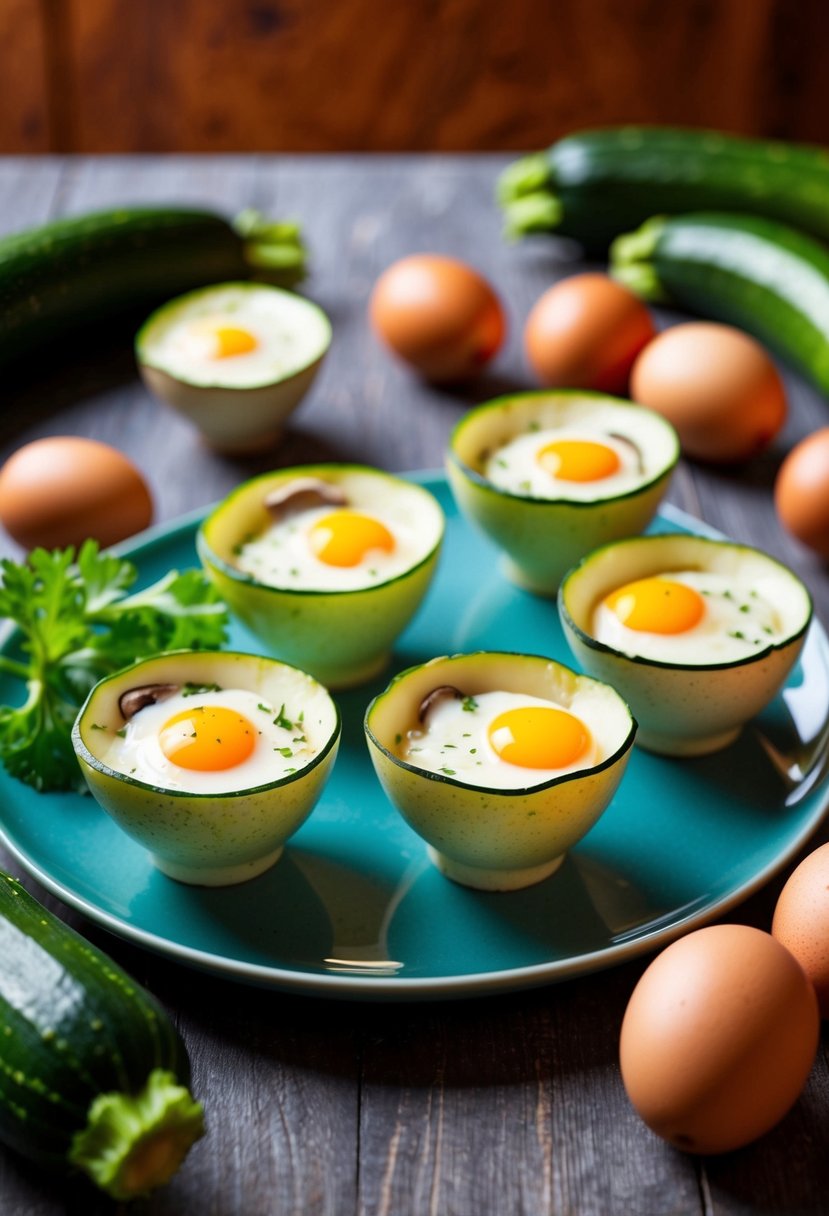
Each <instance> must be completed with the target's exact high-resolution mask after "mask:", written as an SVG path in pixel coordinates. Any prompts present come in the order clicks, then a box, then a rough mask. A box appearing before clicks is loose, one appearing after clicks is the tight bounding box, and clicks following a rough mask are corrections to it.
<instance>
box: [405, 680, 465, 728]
mask: <svg viewBox="0 0 829 1216" xmlns="http://www.w3.org/2000/svg"><path fill="white" fill-rule="evenodd" d="M463 698H464V694H463V693H462V692H461V690H460V689H459V688H455V686H454V685H453V684H439V685H438V686H437V688H433V689H432V691H431V692H427V694H426V696H425V697H424V698H423V700H422V701H421V702H420V709H419V710H418V711H417V720H418V722H425V721H426V718H427V716H428V715H429V714H430V713H431V711H432V710H433V709H434V708H435V706H436V705H439V704H440V702H441V701H462V700H463Z"/></svg>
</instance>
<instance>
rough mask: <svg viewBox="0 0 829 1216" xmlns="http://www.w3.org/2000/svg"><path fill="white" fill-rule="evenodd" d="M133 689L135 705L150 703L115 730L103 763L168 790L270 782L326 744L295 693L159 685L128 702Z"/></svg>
mask: <svg viewBox="0 0 829 1216" xmlns="http://www.w3.org/2000/svg"><path fill="white" fill-rule="evenodd" d="M130 691H131V692H132V693H133V698H132V699H133V702H136V700H137V701H143V702H145V703H143V704H141V705H140V707H139V708H138V709H136V710H135V712H133V713H129V716H128V717H126V718H125V723H124V725H123V726H122V727H120V728H119V729H118V730H116V731H115V732H114V735H113V738H112V742H111V743H110V745H109V747H107V748H106V749H105V750H102V751H101V753H100V755H101V760H102V761H103V763H104V764H106V765H108V766H109V767H110V768H112V769H114V770H115V771H116V772H119V773H123V774H124V775H125V776H130V777H136V778H137V779H138V780H139V781H146V782H148V783H149V784H150V785H158V786H161V787H163V788H164V789H172V790H188V791H189V792H191V793H194V794H202V793H226V792H227V791H229V790H240V789H252V788H254V787H256V786H259V785H267V784H268V782H271V781H278V780H280V778H282V777H286V776H289V775H290V774H293V773H296V772H298V771H299V769H301V768H303V767H305V766H306V765H307V764H309V763H310V761H311V760H313V758H314V756H315V755H316V754H317V752H318V751H319V748H320V746H321V744H322V743H323V742H324V738H323V737H322V734H323V732H322V726H323V722H322V719H321V718H320V717H319V715H318V714H317V715H316V716H314V715H313V714H309V715H308V721H307V722H306V713H305V709H304V708H303V707H302V706H301V705H300V704H298V703H296V702H294V703H293V704H292V703H289V702H290V700H291V699H290V698H289V702H286V701H281V702H280V703H279V704H278V705H276V704H274V702H273V700H272V699H270V698H263V697H262V696H260V695H258V694H257V693H255V692H252V691H250V690H249V689H245V688H220V687H219V686H218V685H213V686H207V687H199V686H198V685H196V684H190V685H188V684H185V685H182V686H181V687H178V688H177V687H176V686H175V685H161V686H158V685H157V686H155V687H154V688H153V687H150V688H146V689H138V690H129V691H128V693H127V694H125V695H124V696H122V697H121V704H122V706H128V705H129V704H130V696H129V692H130ZM136 692H137V693H138V694H140V695H139V696H138V697H137V698H136V697H135V695H134V694H135V693H136ZM122 712H124V711H123V710H122ZM318 736H319V737H318Z"/></svg>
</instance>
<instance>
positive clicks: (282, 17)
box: [0, 0, 829, 152]
mask: <svg viewBox="0 0 829 1216" xmlns="http://www.w3.org/2000/svg"><path fill="white" fill-rule="evenodd" d="M827 38H829V6H827V5H826V4H825V3H824V2H823V0H800V3H798V4H797V5H794V4H791V3H790V0H674V2H673V3H671V4H664V3H663V2H662V0H557V2H553V0H511V3H510V4H509V5H500V4H494V3H490V2H489V0H417V2H415V0H408V3H401V2H399V0H398V2H397V3H390V2H389V0H176V3H175V4H170V3H169V2H168V0H144V2H143V3H141V4H129V3H126V2H125V0H37V2H36V0H0V81H1V82H2V86H0V87H2V89H3V93H4V94H6V93H8V98H6V97H4V98H3V101H4V104H3V105H2V106H0V151H6V152H14V151H24V152H41V151H44V150H54V151H84V152H114V151H127V152H148V151H161V152H172V151H186V150H191V151H221V150H225V151H256V150H265V151H338V150H345V151H389V150H427V149H429V150H436V151H449V150H461V151H463V150H477V151H480V150H492V149H495V150H498V149H522V148H530V147H535V146H541V145H543V144H544V143H546V142H548V141H550V140H552V139H554V138H555V137H557V136H559V135H561V134H563V133H565V132H567V131H570V130H573V129H575V128H578V127H581V126H587V125H594V124H600V123H612V122H620V121H650V122H678V123H691V124H698V125H708V126H716V127H721V128H723V129H726V130H733V131H741V132H746V133H757V134H768V135H777V136H782V137H789V138H799V139H809V140H814V141H819V142H821V141H825V140H829V106H827V100H829V97H827V94H829V88H827V86H826V84H825V80H826V73H825V69H824V65H823V63H822V62H821V54H822V48H823V47H824V46H825V45H826V43H827Z"/></svg>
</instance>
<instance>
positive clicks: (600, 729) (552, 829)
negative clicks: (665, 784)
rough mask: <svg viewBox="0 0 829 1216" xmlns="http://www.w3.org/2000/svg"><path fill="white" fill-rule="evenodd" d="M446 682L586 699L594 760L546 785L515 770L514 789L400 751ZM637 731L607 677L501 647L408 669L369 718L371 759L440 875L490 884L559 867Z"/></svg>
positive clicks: (521, 880)
mask: <svg viewBox="0 0 829 1216" xmlns="http://www.w3.org/2000/svg"><path fill="white" fill-rule="evenodd" d="M442 685H450V686H453V687H454V688H457V689H458V690H459V691H460V692H461V693H462V694H463V695H464V696H470V697H475V696H478V695H480V694H482V693H484V692H491V691H496V690H501V691H506V692H514V693H525V694H528V695H531V696H534V697H540V698H543V699H545V700H549V701H551V702H554V703H555V704H557V705H559V706H561V707H562V708H564V709H568V708H570V709H572V710H573V712H576V707H577V706H579V707H581V708H582V709H583V710H585V711H587V712H586V714H585V716H586V717H589V719H590V725H591V730H592V733H593V735H594V739H595V740H596V744H597V748H598V755H597V758H596V759H595V762H593V763H591V764H590V766H589V767H585V768H581V769H578V770H577V771H573V772H569V773H566V774H563V775H561V776H558V777H556V778H554V779H553V780H547V781H546V782H544V783H543V784H540V785H533V784H531V783H530V781H529V779H528V777H529V774H528V770H516V771H517V774H518V776H517V781H518V782H519V784H517V785H516V786H515V787H513V788H508V789H503V788H495V787H493V786H491V785H487V784H470V783H468V782H467V781H462V780H460V778H459V777H458V776H448V775H446V774H445V773H436V772H431V771H428V770H426V769H424V768H418V767H416V766H415V765H414V764H413V763H411V762H410V761H408V760H406V759H402V758H401V756H400V754H399V753H400V743H401V740H402V739H405V737H406V734H407V732H408V731H409V730H411V729H413V728H415V727H417V725H418V721H419V719H418V713H419V708H420V706H421V703H422V701H423V699H424V697H426V695H427V694H428V693H429V692H431V691H432V690H433V689H435V688H437V687H440V686H442ZM635 733H636V722H635V721H634V719H633V717H632V715H631V713H630V710H629V709H628V707H627V705H626V704H625V703H624V701H623V700H622V698H621V697H620V696H619V694H618V693H617V692H616V691H615V690H614V689H612V688H610V687H609V686H608V685H606V684H602V683H600V682H599V681H597V680H593V679H591V678H590V677H589V676H584V675H579V674H577V673H576V672H574V671H572V670H571V669H570V668H569V667H565V666H564V665H563V664H561V663H556V662H554V661H553V660H551V659H548V658H544V657H542V656H538V655H523V654H510V653H504V652H498V651H481V652H477V653H472V654H464V655H452V656H446V657H441V658H435V659H432V660H431V661H430V662H428V663H424V664H422V665H419V666H417V667H411V668H409V669H408V670H407V671H404V672H402V673H401V674H400V675H398V676H396V677H395V678H394V679H393V680H392V681H391V683H390V684H389V686H388V687H387V688H386V690H385V691H384V692H382V693H380V694H379V696H377V697H375V698H374V700H373V701H372V702H371V704H370V705H369V706H368V709H367V712H366V716H365V734H366V741H367V744H368V749H369V753H370V755H371V760H372V763H373V764H374V768H375V770H376V772H377V776H378V778H379V780H380V782H381V784H382V786H383V789H384V790H385V792H386V794H387V795H388V797H389V799H390V801H391V802H392V804H393V805H394V806H395V807H396V808H397V810H398V811H399V812H400V814H401V815H402V816H403V818H404V819H405V821H406V822H407V823H408V824H409V826H410V827H411V828H413V829H414V831H415V832H417V833H418V835H419V836H421V837H422V838H423V839H424V840H425V841H426V844H427V847H428V852H429V856H430V858H431V859H432V861H433V862H434V864H435V865H436V866H437V868H438V869H439V870H440V871H441V872H442V873H443V874H445V875H446V876H447V877H448V878H451V879H453V880H454V881H456V882H458V883H461V884H463V885H465V886H469V887H475V888H478V889H480V890H487V891H511V890H516V889H518V888H520V887H527V886H531V885H532V884H534V883H537V882H541V881H542V880H543V879H545V878H547V877H548V876H549V875H550V874H552V873H553V872H554V871H555V870H556V869H557V868H558V866H559V865H560V864H561V862H562V860H563V859H564V854H565V852H566V851H567V849H569V848H571V847H572V846H573V845H574V844H575V843H576V842H577V841H578V840H580V839H581V837H583V836H584V835H585V834H586V833H587V832H588V831H589V830H590V828H591V827H592V826H593V824H594V823H595V822H596V821H597V819H598V818H599V816H600V815H601V814H602V812H603V811H604V810H605V809H606V807H607V806H608V805H609V803H610V802H611V799H612V798H613V795H614V793H615V792H616V789H617V788H618V785H619V782H620V781H621V779H622V775H623V773H624V770H625V766H626V765H627V762H628V759H629V757H630V752H631V748H632V745H633V740H634V735H635ZM454 754H455V753H453V755H454ZM467 775H468V776H469V775H470V774H467ZM476 780H478V781H481V780H482V778H480V777H478V778H476ZM483 780H485V779H483Z"/></svg>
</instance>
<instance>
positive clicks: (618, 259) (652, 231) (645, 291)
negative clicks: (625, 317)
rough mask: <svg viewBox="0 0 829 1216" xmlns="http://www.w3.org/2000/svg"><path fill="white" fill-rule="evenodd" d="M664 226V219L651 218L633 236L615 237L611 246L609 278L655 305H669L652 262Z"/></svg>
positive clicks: (631, 233)
mask: <svg viewBox="0 0 829 1216" xmlns="http://www.w3.org/2000/svg"><path fill="white" fill-rule="evenodd" d="M665 223H666V220H665V218H664V216H661V215H655V216H652V217H651V218H650V219H649V220H645V223H644V224H642V226H641V228H637V229H636V231H635V232H626V233H624V235H622V236H617V237H616V240H615V241H613V243H612V244H611V246H610V274H611V276H612V278H614V279H616V281H617V282H619V283H622V284H623V285H624V286H625V287H629V288H630V290H631V291H632V292H634V293H635V294H636V295H637V296H639V297H641V299H643V300H649V301H650V302H651V303H654V304H666V303H668V302H669V301H668V297H667V294H666V293H665V291H664V289H663V287H662V284H661V283H660V281H659V275H658V273H657V270H656V266H655V265H654V261H653V259H654V255H655V253H656V248H657V245H658V244H659V240H660V238H661V236H662V233H663V232H664V230H665Z"/></svg>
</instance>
